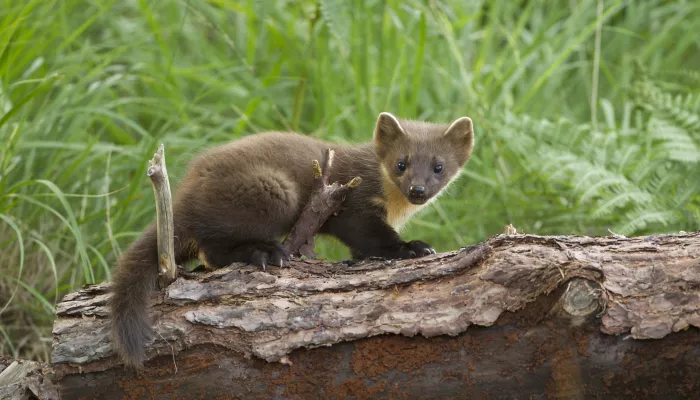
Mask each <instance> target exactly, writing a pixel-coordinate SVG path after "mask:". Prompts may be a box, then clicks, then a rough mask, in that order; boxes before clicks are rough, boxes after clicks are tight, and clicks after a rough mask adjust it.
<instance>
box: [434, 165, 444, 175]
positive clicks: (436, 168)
mask: <svg viewBox="0 0 700 400" xmlns="http://www.w3.org/2000/svg"><path fill="white" fill-rule="evenodd" d="M433 171H435V173H436V174H439V173H440V172H442V164H437V165H436V166H435V167H434V168H433Z"/></svg>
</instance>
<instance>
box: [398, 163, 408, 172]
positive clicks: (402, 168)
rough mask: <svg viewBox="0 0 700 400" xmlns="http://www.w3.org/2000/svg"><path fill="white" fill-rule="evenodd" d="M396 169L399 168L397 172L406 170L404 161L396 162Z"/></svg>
mask: <svg viewBox="0 0 700 400" xmlns="http://www.w3.org/2000/svg"><path fill="white" fill-rule="evenodd" d="M396 169H397V170H399V172H403V171H405V170H406V163H405V162H403V161H399V162H397V163H396Z"/></svg>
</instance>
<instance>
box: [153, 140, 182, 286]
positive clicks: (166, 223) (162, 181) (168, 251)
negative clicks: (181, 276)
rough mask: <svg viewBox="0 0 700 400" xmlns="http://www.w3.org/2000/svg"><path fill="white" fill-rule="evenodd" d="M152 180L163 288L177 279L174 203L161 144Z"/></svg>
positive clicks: (155, 157)
mask: <svg viewBox="0 0 700 400" xmlns="http://www.w3.org/2000/svg"><path fill="white" fill-rule="evenodd" d="M146 174H147V175H148V177H149V178H151V184H152V185H153V192H154V194H155V200H156V215H157V217H156V219H157V222H156V224H157V227H158V228H157V230H158V260H160V261H159V263H158V271H159V275H160V281H161V283H162V284H164V285H163V286H167V285H168V284H170V283H171V282H173V281H174V280H175V278H176V277H177V268H176V265H175V243H174V241H175V238H174V235H175V228H174V222H173V203H172V196H171V194H170V182H169V180H168V170H167V168H166V166H165V149H164V146H163V145H162V144H161V145H160V146H158V151H157V152H156V153H155V154H154V155H153V159H152V160H151V162H150V165H149V167H148V172H147V173H146Z"/></svg>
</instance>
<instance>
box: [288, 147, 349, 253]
mask: <svg viewBox="0 0 700 400" xmlns="http://www.w3.org/2000/svg"><path fill="white" fill-rule="evenodd" d="M333 155H334V152H333V150H331V149H328V151H326V162H325V168H324V169H323V170H321V166H320V165H319V163H318V161H317V160H313V163H312V164H313V169H314V184H313V189H312V191H311V196H310V197H309V201H308V202H307V203H306V206H305V207H304V209H303V211H302V212H301V214H300V216H299V219H298V220H297V222H296V223H295V224H294V227H293V228H292V230H291V231H290V233H289V235H288V236H287V238H286V239H285V240H284V242H283V243H282V244H283V246H284V247H285V248H286V249H287V251H288V252H289V254H290V255H292V256H294V257H298V256H302V255H303V256H306V257H309V258H315V257H316V253H315V252H314V235H315V234H316V232H317V231H318V230H319V228H320V227H321V225H323V223H324V222H326V220H327V219H328V218H329V217H330V216H331V215H332V214H334V213H336V212H338V210H339V209H340V207H341V205H342V204H343V201H344V200H345V196H347V195H348V193H350V191H351V190H353V189H355V188H356V187H357V186H358V185H359V184H360V183H361V182H362V179H361V178H360V177H359V176H357V177H355V178H353V179H351V180H350V181H349V182H347V183H345V184H343V185H339V184H338V182H334V183H333V184H330V183H329V180H330V171H331V167H332V165H333Z"/></svg>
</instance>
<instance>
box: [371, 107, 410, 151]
mask: <svg viewBox="0 0 700 400" xmlns="http://www.w3.org/2000/svg"><path fill="white" fill-rule="evenodd" d="M405 136H406V132H404V130H403V128H402V127H401V124H400V123H399V120H398V119H397V118H396V117H395V116H393V115H391V114H389V113H388V112H383V113H381V114H379V118H377V125H376V126H375V128H374V147H375V148H376V149H377V152H378V154H379V156H380V157H382V156H383V155H384V154H386V151H388V150H389V149H391V148H392V145H393V144H395V143H396V140H398V139H401V138H403V137H405Z"/></svg>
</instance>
